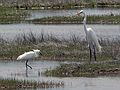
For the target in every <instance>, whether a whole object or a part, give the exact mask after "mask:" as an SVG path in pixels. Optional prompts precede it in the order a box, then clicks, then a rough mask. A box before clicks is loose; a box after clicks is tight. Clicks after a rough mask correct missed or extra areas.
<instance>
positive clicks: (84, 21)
mask: <svg viewBox="0 0 120 90" xmlns="http://www.w3.org/2000/svg"><path fill="white" fill-rule="evenodd" d="M83 14H84V20H83V25H84V30H85V33H86V35H87V27H86V15H85V13H83Z"/></svg>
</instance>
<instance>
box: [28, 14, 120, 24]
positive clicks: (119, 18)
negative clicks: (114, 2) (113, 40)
mask: <svg viewBox="0 0 120 90" xmlns="http://www.w3.org/2000/svg"><path fill="white" fill-rule="evenodd" d="M82 21H83V17H82V16H79V17H78V16H53V17H45V18H40V19H33V20H28V22H30V23H35V24H39V23H40V24H72V23H73V24H76V23H82ZM87 23H88V24H119V23H120V15H115V16H111V15H102V16H99V15H88V16H87Z"/></svg>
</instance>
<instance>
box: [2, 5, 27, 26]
mask: <svg viewBox="0 0 120 90" xmlns="http://www.w3.org/2000/svg"><path fill="white" fill-rule="evenodd" d="M27 16H28V13H27V12H26V11H23V10H16V9H14V8H10V7H9V8H7V7H0V23H1V24H5V23H18V22H21V21H24V20H25V18H26V17H27Z"/></svg>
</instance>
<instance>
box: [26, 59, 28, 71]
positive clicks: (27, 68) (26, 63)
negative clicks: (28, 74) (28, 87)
mask: <svg viewBox="0 0 120 90" xmlns="http://www.w3.org/2000/svg"><path fill="white" fill-rule="evenodd" d="M27 63H28V60H27V61H26V63H25V64H26V71H27V70H28V67H27V66H28V65H27Z"/></svg>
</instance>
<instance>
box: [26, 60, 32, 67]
mask: <svg viewBox="0 0 120 90" xmlns="http://www.w3.org/2000/svg"><path fill="white" fill-rule="evenodd" d="M27 66H28V67H29V68H31V69H32V67H31V66H30V65H28V60H27V61H26V69H28V68H27Z"/></svg>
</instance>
